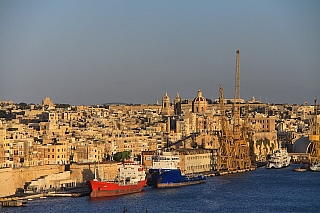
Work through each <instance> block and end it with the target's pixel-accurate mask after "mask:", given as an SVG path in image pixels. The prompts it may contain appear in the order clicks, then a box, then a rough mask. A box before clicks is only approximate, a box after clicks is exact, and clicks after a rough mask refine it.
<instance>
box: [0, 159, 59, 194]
mask: <svg viewBox="0 0 320 213" xmlns="http://www.w3.org/2000/svg"><path fill="white" fill-rule="evenodd" d="M63 171H64V166H62V165H44V166H34V167H22V168H18V169H12V168H5V169H0V183H2V186H1V187H0V197H5V196H9V195H12V194H14V193H15V192H16V189H17V188H24V184H25V182H30V181H31V180H36V179H37V178H39V177H41V176H44V175H48V174H55V173H59V172H63Z"/></svg>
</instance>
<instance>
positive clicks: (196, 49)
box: [0, 0, 320, 105]
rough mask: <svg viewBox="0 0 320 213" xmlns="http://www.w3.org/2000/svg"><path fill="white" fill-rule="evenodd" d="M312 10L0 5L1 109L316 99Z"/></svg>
mask: <svg viewBox="0 0 320 213" xmlns="http://www.w3.org/2000/svg"><path fill="white" fill-rule="evenodd" d="M319 11H320V1H318V0H300V1H297V0H270V1H265V0H242V1H238V0H215V1H211V0H208V1H202V0H193V1H191V0H161V1H156V0H154V1H149V0H145V1H144V0H139V1H138V0H127V1H125V0H115V1H113V0H107V1H105V0H101V1H97V0H90V1H83V0H55V1H43V0H32V1H24V0H21V1H18V0H2V1H0V101H9V100H12V101H13V102H14V103H20V102H25V103H35V104H37V103H41V102H42V100H43V99H45V98H46V97H49V98H51V99H52V100H53V101H54V103H68V104H72V105H94V104H102V103H110V102H122V103H134V104H154V103H156V101H157V100H158V101H159V103H161V99H162V97H163V95H164V94H165V93H168V95H169V97H170V98H171V99H174V97H175V95H176V93H179V94H180V97H181V98H182V99H194V98H195V97H196V96H197V92H198V90H199V89H200V90H201V91H202V93H203V96H204V97H206V98H210V99H216V98H218V97H219V84H221V86H222V87H223V90H224V96H225V98H233V96H234V88H235V69H236V51H237V50H238V49H239V50H240V81H241V83H240V93H241V94H240V96H241V98H243V99H244V100H249V99H251V98H252V97H253V96H254V97H255V99H257V100H261V101H262V102H264V103H265V102H268V103H297V104H303V103H304V102H309V104H313V102H314V99H315V98H318V99H320V12H319Z"/></svg>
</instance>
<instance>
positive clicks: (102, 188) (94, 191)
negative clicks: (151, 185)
mask: <svg viewBox="0 0 320 213" xmlns="http://www.w3.org/2000/svg"><path fill="white" fill-rule="evenodd" d="M146 183H147V180H146V179H145V180H141V181H139V182H138V183H137V184H128V185H120V184H119V183H113V182H104V181H98V180H90V181H89V186H90V188H91V193H90V197H91V198H95V197H109V196H117V195H125V194H131V193H137V192H140V191H141V190H142V188H143V187H144V186H145V185H146Z"/></svg>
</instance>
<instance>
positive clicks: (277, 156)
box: [266, 149, 290, 169]
mask: <svg viewBox="0 0 320 213" xmlns="http://www.w3.org/2000/svg"><path fill="white" fill-rule="evenodd" d="M289 165H290V156H289V154H288V152H287V150H286V149H277V150H275V151H273V153H272V155H271V156H270V159H268V163H267V166H266V168H268V169H273V168H274V169H281V168H285V167H288V166H289Z"/></svg>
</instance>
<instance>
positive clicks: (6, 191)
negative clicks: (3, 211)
mask: <svg viewBox="0 0 320 213" xmlns="http://www.w3.org/2000/svg"><path fill="white" fill-rule="evenodd" d="M96 168H97V176H98V177H99V178H101V179H104V180H113V179H114V178H115V176H116V175H117V173H118V163H115V162H108V163H100V164H97V165H96ZM94 170H95V165H94V164H72V165H70V179H73V180H76V182H78V183H82V182H86V181H88V180H91V179H93V178H94ZM64 171H65V166H64V165H44V166H34V167H22V168H18V169H12V168H3V169H0V183H2V186H1V187H0V197H5V196H9V195H13V194H15V192H16V189H17V188H24V185H25V183H26V182H31V181H32V180H36V179H38V178H40V177H41V176H45V175H50V174H57V173H60V172H64Z"/></svg>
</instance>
